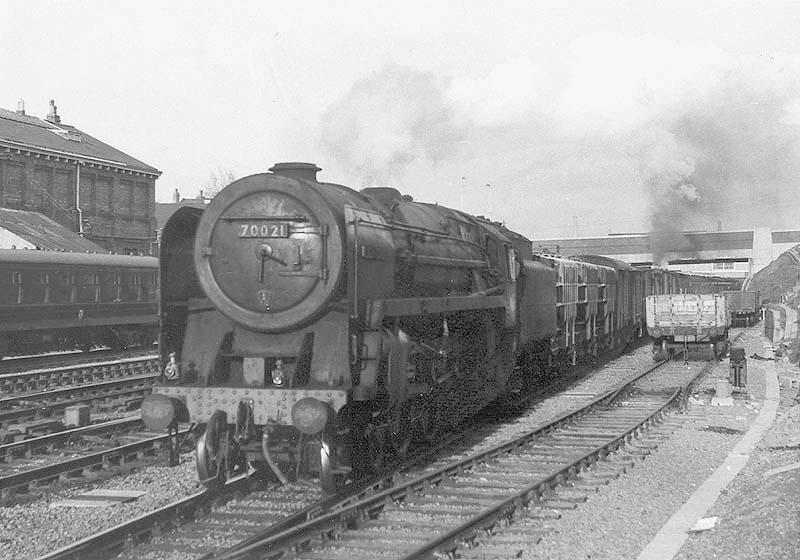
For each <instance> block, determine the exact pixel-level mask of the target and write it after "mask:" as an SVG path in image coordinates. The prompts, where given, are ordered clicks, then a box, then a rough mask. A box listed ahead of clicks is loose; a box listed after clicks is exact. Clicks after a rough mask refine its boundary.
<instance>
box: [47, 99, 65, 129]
mask: <svg viewBox="0 0 800 560" xmlns="http://www.w3.org/2000/svg"><path fill="white" fill-rule="evenodd" d="M57 111H58V107H56V102H55V101H54V100H52V99H51V100H50V112H49V113H47V117H46V118H45V120H46V121H48V122H51V123H56V124H58V123H60V122H61V117H59V116H58V113H57Z"/></svg>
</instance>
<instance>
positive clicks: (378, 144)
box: [320, 65, 466, 186]
mask: <svg viewBox="0 0 800 560" xmlns="http://www.w3.org/2000/svg"><path fill="white" fill-rule="evenodd" d="M445 86H446V84H444V83H443V82H442V81H441V80H439V79H438V78H437V77H436V76H435V75H434V74H432V73H430V72H422V71H417V70H412V69H410V68H405V67H402V66H395V65H393V66H387V67H385V68H383V69H382V70H380V71H377V72H375V73H373V74H372V75H370V76H368V77H366V78H364V79H362V80H359V81H358V82H356V83H355V84H354V85H353V87H352V88H351V89H350V91H349V92H348V93H347V94H346V95H345V96H344V98H342V99H340V100H339V101H338V102H337V103H335V104H333V105H332V106H331V107H330V108H329V109H328V110H327V111H326V112H325V113H324V114H323V116H322V127H321V140H320V143H321V145H322V148H323V149H324V150H325V151H326V152H328V153H329V154H330V155H331V156H333V157H334V158H335V159H336V161H337V162H338V163H339V164H340V165H341V166H343V167H345V168H349V169H350V170H351V172H352V171H355V172H356V173H357V174H358V176H359V177H360V178H361V183H362V186H364V185H369V184H389V183H390V182H393V181H398V180H400V179H402V177H403V174H404V171H405V169H406V167H407V166H408V165H409V164H411V163H412V162H414V161H416V160H424V161H427V162H431V163H433V164H436V163H438V162H440V161H441V160H443V159H444V158H446V157H448V156H450V155H451V154H453V153H455V151H456V149H457V142H458V141H459V140H461V139H463V138H464V137H465V136H466V129H465V127H464V126H462V125H460V124H459V123H458V122H457V119H456V112H455V110H454V109H453V108H452V107H451V106H450V103H449V102H448V101H447V99H446V96H445V89H444V88H445Z"/></svg>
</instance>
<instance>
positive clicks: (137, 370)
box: [0, 355, 158, 403]
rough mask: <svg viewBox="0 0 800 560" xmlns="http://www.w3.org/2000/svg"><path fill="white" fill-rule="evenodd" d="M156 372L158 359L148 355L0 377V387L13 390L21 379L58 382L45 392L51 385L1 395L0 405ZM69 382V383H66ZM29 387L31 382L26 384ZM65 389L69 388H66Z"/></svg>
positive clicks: (6, 392) (7, 391)
mask: <svg viewBox="0 0 800 560" xmlns="http://www.w3.org/2000/svg"><path fill="white" fill-rule="evenodd" d="M143 371H144V372H151V373H152V372H157V371H158V357H157V356H152V355H148V356H145V357H140V358H125V359H122V360H112V361H105V362H93V363H89V364H82V365H74V366H68V367H55V368H48V369H41V370H32V371H26V372H24V373H12V374H4V375H0V384H2V385H3V386H4V387H5V388H6V389H8V387H13V386H14V385H15V384H16V383H15V380H17V383H18V382H19V380H20V379H21V378H25V377H28V378H32V379H33V380H37V379H38V378H46V379H47V380H53V379H55V380H57V381H58V383H53V384H52V386H53V387H54V388H52V389H48V387H50V386H51V384H46V385H45V387H44V388H39V389H38V390H34V391H16V390H6V391H4V392H3V397H2V398H0V403H5V402H13V401H15V400H25V399H30V398H34V397H36V396H38V395H47V394H51V393H55V392H57V391H61V390H64V389H70V388H73V387H81V386H89V385H90V384H91V383H92V381H98V380H99V381H102V380H117V379H125V378H129V377H134V376H136V375H141V372H143ZM86 378H90V379H91V381H89V382H83V383H81V380H84V379H86ZM75 379H78V382H77V383H78V384H73V383H74V380H75ZM66 381H69V382H70V383H69V384H68V383H66ZM28 383H29V384H30V383H32V381H30V380H29V381H28ZM65 385H69V386H67V387H65Z"/></svg>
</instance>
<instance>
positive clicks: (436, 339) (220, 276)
mask: <svg viewBox="0 0 800 560" xmlns="http://www.w3.org/2000/svg"><path fill="white" fill-rule="evenodd" d="M270 171H271V173H262V174H256V175H251V176H248V177H244V178H242V179H239V180H237V181H234V182H233V183H231V184H230V185H229V186H228V187H226V188H225V189H224V190H223V191H221V192H220V193H219V194H218V195H217V196H216V197H215V198H214V199H213V200H212V202H211V203H210V204H209V205H208V207H207V208H205V209H198V208H188V207H187V208H182V209H180V210H179V211H178V212H176V213H175V214H174V215H173V217H172V218H171V219H170V220H169V222H168V223H167V224H166V226H165V227H164V230H163V232H162V244H161V269H160V270H161V282H160V286H161V299H160V306H161V309H160V311H161V338H160V352H161V355H162V363H163V364H164V374H163V379H162V383H161V384H160V385H158V386H157V387H156V388H154V392H153V394H152V395H150V396H149V397H148V398H147V399H145V401H144V402H143V404H142V417H143V419H144V421H145V423H147V425H148V426H149V427H150V428H151V429H164V428H167V427H171V426H174V425H175V424H174V423H175V422H176V421H178V420H190V421H191V422H194V423H197V424H198V431H197V434H198V435H199V437H198V439H197V449H196V451H197V468H198V473H199V476H200V478H201V480H202V481H203V482H204V483H205V484H207V485H209V486H214V485H218V484H220V483H221V482H222V481H223V480H224V479H225V478H226V477H227V476H229V474H230V473H233V472H237V471H242V470H244V469H246V468H247V464H248V463H249V464H250V465H251V466H252V467H254V468H255V469H256V470H257V471H264V472H271V473H272V474H273V475H274V476H275V477H277V478H278V479H280V480H282V481H285V480H286V477H287V475H291V476H312V477H318V478H319V479H320V482H321V483H322V485H323V486H325V487H327V488H333V487H335V486H336V481H337V477H339V476H340V475H342V474H345V473H347V472H349V471H350V470H351V469H357V470H360V471H365V472H368V471H371V470H374V469H378V468H380V467H381V465H382V464H383V461H384V460H385V459H386V457H387V456H389V455H392V454H393V455H396V456H402V455H403V454H404V453H405V452H406V450H407V448H408V445H409V442H410V441H411V440H412V439H419V440H427V441H432V440H435V439H436V438H437V437H438V435H439V434H440V433H441V432H442V430H446V429H447V427H448V426H452V425H455V424H456V423H457V422H459V421H460V420H461V419H463V418H465V417H467V416H469V415H472V414H474V413H475V412H477V411H478V410H480V409H481V408H483V407H485V406H486V405H487V404H488V403H489V402H491V401H494V400H496V399H497V398H498V397H502V396H503V395H505V394H508V393H513V392H516V391H519V390H521V389H523V388H524V387H525V386H526V385H528V384H531V383H534V382H535V381H536V379H539V378H541V376H543V375H546V374H547V373H548V372H550V371H552V370H553V369H554V368H555V367H556V366H557V365H558V364H567V363H575V362H576V361H578V360H580V359H582V358H584V357H586V356H592V355H597V354H599V353H600V352H602V351H604V350H608V349H611V348H617V347H620V346H622V345H624V344H627V343H628V342H629V341H630V340H631V339H633V338H634V337H636V336H639V335H641V334H642V333H643V331H644V297H645V295H647V294H648V293H651V292H655V291H658V290H667V289H677V285H678V284H680V285H681V286H682V287H687V286H688V285H689V281H690V279H689V277H686V276H685V275H675V274H672V273H667V272H663V271H661V272H659V274H650V273H645V272H642V271H639V270H636V269H633V268H632V267H630V266H629V265H627V264H625V263H622V262H619V261H615V260H613V259H607V258H603V257H584V258H583V259H582V260H569V259H564V258H560V257H548V256H538V257H534V256H533V255H532V250H531V242H530V241H529V240H528V239H526V238H524V237H523V236H521V235H519V234H516V233H514V232H511V231H510V230H508V229H506V228H505V227H503V226H502V225H500V224H497V223H494V222H491V221H488V220H485V219H483V218H478V217H473V216H470V215H468V214H464V213H462V212H458V211H455V210H451V209H449V208H445V207H442V206H438V205H435V204H424V203H418V202H414V201H413V200H412V199H411V198H410V197H407V196H402V195H401V194H400V193H399V192H398V191H397V190H395V189H393V188H368V189H363V190H362V191H360V192H357V191H354V190H352V189H350V188H348V187H345V186H342V185H337V184H333V183H323V182H319V181H317V178H316V173H317V171H319V168H317V167H316V166H315V165H313V164H304V163H282V164H276V165H275V166H274V167H273V168H271V169H270ZM687 289H688V288H687Z"/></svg>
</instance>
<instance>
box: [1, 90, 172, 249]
mask: <svg viewBox="0 0 800 560" xmlns="http://www.w3.org/2000/svg"><path fill="white" fill-rule="evenodd" d="M160 175H161V172H160V171H159V170H157V169H156V168H154V167H151V166H149V165H147V164H146V163H143V162H141V161H139V160H137V159H135V158H133V157H131V156H129V155H127V154H125V153H123V152H121V151H120V150H117V149H116V148H113V147H111V146H109V145H108V144H105V143H103V142H101V141H100V140H97V139H96V138H94V137H92V136H89V135H88V134H86V133H85V132H82V131H81V130H78V129H77V128H76V127H74V126H72V125H68V124H64V123H62V122H61V117H60V116H59V115H58V113H57V110H56V106H55V103H54V102H53V101H50V112H49V114H48V115H47V117H46V118H45V119H39V118H37V117H32V116H29V115H26V114H25V105H24V102H22V101H20V104H19V107H18V108H17V111H16V112H13V111H8V110H6V109H0V207H2V208H10V209H15V210H23V211H30V212H39V213H41V214H44V215H45V216H47V217H49V218H51V219H52V220H53V221H55V222H57V223H59V224H61V225H62V226H64V227H66V228H68V229H69V230H71V231H73V232H75V233H77V234H78V235H80V236H82V237H85V238H86V239H89V240H91V241H93V242H95V243H97V244H98V245H100V246H102V247H103V248H105V249H107V250H109V251H113V252H117V253H128V254H132V253H143V254H149V253H150V252H151V251H152V250H153V249H154V247H155V242H156V217H155V181H156V179H157V178H158V177H159V176H160Z"/></svg>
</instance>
